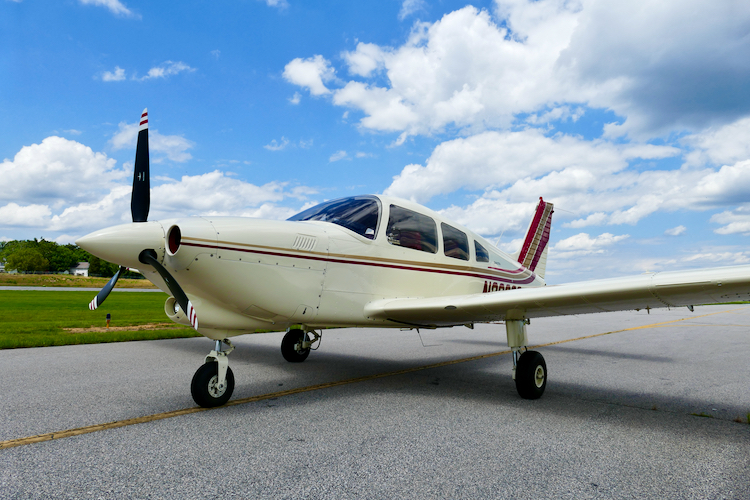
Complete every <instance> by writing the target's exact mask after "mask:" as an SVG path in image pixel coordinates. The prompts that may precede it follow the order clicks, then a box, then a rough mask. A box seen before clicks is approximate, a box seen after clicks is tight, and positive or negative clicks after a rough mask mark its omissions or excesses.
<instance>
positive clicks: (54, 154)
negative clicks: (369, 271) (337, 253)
mask: <svg viewBox="0 0 750 500" xmlns="http://www.w3.org/2000/svg"><path fill="white" fill-rule="evenodd" d="M0 177H2V178H3V180H4V181H6V182H7V184H4V186H5V188H4V189H2V190H0V229H5V230H9V229H15V228H39V229H40V230H44V231H46V232H47V233H48V234H47V236H51V237H54V238H56V241H57V239H60V238H62V237H63V236H62V235H67V236H65V238H66V239H65V241H63V242H69V241H73V240H74V239H75V238H76V237H78V236H80V235H82V234H85V233H88V232H91V231H93V230H95V229H99V228H102V227H106V226H110V225H115V224H122V223H125V222H128V221H130V192H131V185H130V180H131V178H132V170H131V169H130V168H127V169H125V168H123V169H119V168H117V167H116V163H115V160H113V159H111V158H107V156H106V155H105V154H103V153H95V152H93V151H92V150H91V148H88V147H86V146H84V145H82V144H80V143H78V142H75V141H70V140H67V139H63V138H61V137H48V138H46V139H45V140H43V141H42V142H41V144H33V145H31V146H25V147H23V148H22V149H21V150H20V151H19V152H18V153H17V154H16V155H15V157H14V158H13V159H12V160H5V161H3V163H2V164H0ZM160 179H161V180H162V182H161V183H160V182H158V181H159V180H160ZM316 193H317V190H316V189H314V188H311V187H307V186H290V185H288V184H287V183H284V182H269V183H267V184H264V185H262V186H256V185H254V184H251V183H248V182H245V181H243V180H241V179H237V177H236V176H233V175H230V174H227V173H225V172H222V171H219V170H214V171H212V172H209V173H206V174H202V175H192V176H191V175H186V176H183V177H182V178H181V179H179V180H172V179H165V178H164V177H163V176H152V189H151V212H150V214H149V219H151V220H158V219H164V218H168V217H176V216H178V217H179V216H188V215H196V214H208V215H235V216H264V217H270V218H281V219H285V218H288V217H289V216H291V215H292V214H294V213H296V212H297V205H299V204H303V203H305V202H306V200H307V199H308V197H310V196H312V195H315V194H316ZM285 203H286V205H285ZM290 205H291V206H290ZM49 232H53V233H56V234H53V235H49ZM61 241H62V240H61Z"/></svg>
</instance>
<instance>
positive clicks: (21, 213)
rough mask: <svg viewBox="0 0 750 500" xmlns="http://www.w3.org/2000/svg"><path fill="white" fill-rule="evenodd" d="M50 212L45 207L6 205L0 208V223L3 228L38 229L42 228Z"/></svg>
mask: <svg viewBox="0 0 750 500" xmlns="http://www.w3.org/2000/svg"><path fill="white" fill-rule="evenodd" d="M51 214H52V211H51V210H50V208H49V207H48V206H47V205H26V206H23V207H22V206H20V205H18V204H17V203H8V204H7V205H5V206H2V207H0V221H2V223H1V224H2V225H3V227H13V226H20V227H40V226H44V225H45V224H46V223H47V222H48V220H49V217H50V215H51Z"/></svg>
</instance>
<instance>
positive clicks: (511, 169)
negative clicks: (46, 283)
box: [0, 0, 750, 283]
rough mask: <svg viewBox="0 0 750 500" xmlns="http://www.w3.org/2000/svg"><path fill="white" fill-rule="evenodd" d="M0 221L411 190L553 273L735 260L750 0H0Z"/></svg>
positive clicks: (744, 195) (54, 232) (26, 230)
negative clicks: (542, 202) (530, 242)
mask: <svg viewBox="0 0 750 500" xmlns="http://www.w3.org/2000/svg"><path fill="white" fill-rule="evenodd" d="M0 8H1V9H2V12H0V23H2V25H0V33H2V34H0V41H1V42H2V46H3V49H4V50H3V51H2V56H1V57H0V67H2V72H3V75H4V77H3V78H2V79H0V103H1V105H2V109H3V111H4V112H5V115H6V117H7V119H6V120H4V121H3V125H2V138H0V148H1V150H0V153H1V154H2V158H3V159H4V161H3V163H2V164H0V182H2V185H3V188H2V189H0V239H26V238H34V237H42V236H43V237H45V238H47V239H53V240H56V241H59V242H69V241H74V240H75V238H76V237H78V236H81V235H83V234H86V233H88V232H90V231H92V230H95V229H97V228H100V227H104V226H108V225H113V224H118V223H121V222H127V221H128V220H129V217H130V216H129V189H130V180H131V176H132V173H131V169H132V162H133V157H134V151H135V132H134V131H135V124H136V122H137V119H138V117H139V116H140V112H141V110H142V109H143V108H144V107H148V109H149V116H150V132H151V153H152V155H151V157H152V186H153V193H152V210H151V216H150V218H152V219H159V218H167V217H174V216H179V215H197V214H222V215H246V216H254V217H267V218H276V219H284V218H286V217H288V216H289V215H291V214H293V213H295V212H297V211H299V210H301V209H303V208H306V207H308V206H310V205H312V204H315V203H318V202H321V201H324V200H326V199H331V198H336V197H340V196H347V195H353V194H362V193H387V194H392V195H395V196H399V197H403V198H410V199H412V200H414V201H417V202H420V203H423V204H425V205H427V206H429V207H430V208H433V209H435V210H439V211H444V212H445V213H446V214H448V215H449V216H451V217H453V218H454V219H456V220H458V221H459V222H460V223H462V224H464V225H466V226H468V227H470V228H472V229H474V230H476V231H478V232H480V233H481V234H483V235H485V236H487V237H489V238H490V239H491V240H492V241H496V240H499V242H500V243H499V244H500V246H501V248H504V249H505V250H508V251H514V250H516V249H517V247H518V246H519V245H520V241H519V240H520V238H521V237H522V235H523V233H524V231H525V229H526V226H527V224H528V221H529V219H530V217H531V213H532V210H533V206H534V203H535V201H536V200H537V199H538V197H539V196H543V197H544V198H545V199H547V200H549V201H552V202H554V203H555V206H556V213H555V216H554V220H553V234H552V250H551V253H550V260H549V264H548V281H549V282H551V283H559V282H565V281H570V280H579V279H590V278H596V277H602V278H604V277H610V276H619V275H627V274H637V273H640V272H643V271H658V270H669V269H685V268H693V267H709V266H720V265H732V264H740V263H747V262H748V261H750V251H748V250H747V249H746V247H747V241H748V236H747V235H748V234H749V233H750V205H749V203H750V175H748V174H750V141H748V140H747V137H749V136H750V5H745V4H744V3H742V2H735V1H729V0H727V1H719V2H710V3H707V2H700V1H694V0H684V1H680V2H678V1H673V0H659V1H637V2H632V1H631V2H612V1H602V0H581V1H563V0H539V1H535V2H528V1H526V0H503V1H485V2H472V3H466V2H459V1H448V0H446V1H435V2H428V1H426V0H404V1H401V0H381V1H377V2H375V1H367V0H361V1H358V2H344V1H341V2H335V1H330V2H315V3H311V2H302V1H296V0H245V1H239V0H237V1H219V2H194V1H185V2H179V3H177V4H164V3H159V2H137V1H130V0H65V1H63V2H32V1H29V0H22V1H11V0H2V3H0Z"/></svg>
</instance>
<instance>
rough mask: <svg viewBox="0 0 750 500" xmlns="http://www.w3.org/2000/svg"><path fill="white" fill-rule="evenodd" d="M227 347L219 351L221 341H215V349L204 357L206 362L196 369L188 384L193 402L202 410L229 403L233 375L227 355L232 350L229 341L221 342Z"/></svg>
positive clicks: (232, 388)
mask: <svg viewBox="0 0 750 500" xmlns="http://www.w3.org/2000/svg"><path fill="white" fill-rule="evenodd" d="M223 342H224V343H225V344H227V345H228V346H229V349H228V350H226V351H222V350H221V343H222V341H221V340H217V341H216V349H215V350H213V351H211V352H210V353H209V354H208V356H206V362H205V364H204V365H203V366H201V367H200V368H198V370H197V371H196V372H195V375H193V381H192V382H191V384H190V393H191V394H192V395H193V401H195V402H196V403H197V404H198V406H202V407H203V408H213V407H215V406H221V405H223V404H226V402H227V401H229V398H231V397H232V392H234V373H232V369H231V368H229V360H228V358H227V355H228V354H229V353H230V352H232V351H233V350H234V346H232V344H231V342H229V340H227V339H225V340H224V341H223Z"/></svg>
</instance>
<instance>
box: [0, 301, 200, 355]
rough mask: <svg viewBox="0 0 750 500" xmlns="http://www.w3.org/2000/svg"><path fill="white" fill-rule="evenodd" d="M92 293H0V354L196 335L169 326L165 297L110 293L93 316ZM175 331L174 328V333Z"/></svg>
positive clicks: (195, 334) (178, 326) (191, 330)
mask: <svg viewBox="0 0 750 500" xmlns="http://www.w3.org/2000/svg"><path fill="white" fill-rule="evenodd" d="M95 295H96V292H57V291H55V292H43V291H13V290H0V349H8V348H16V347H41V346H50V345H70V344H93V343H99V342H123V341H128V340H151V339H165V338H178V337H195V336H198V333H196V332H195V331H194V330H193V329H191V328H189V327H183V326H180V325H177V324H174V323H172V322H171V321H170V320H169V319H168V318H167V316H166V314H164V301H165V300H166V299H167V294H165V293H161V292H152V293H148V292H120V293H118V292H112V294H110V296H109V297H108V298H107V301H106V302H105V303H104V304H103V305H102V306H100V307H99V309H97V310H96V311H90V310H89V308H88V304H89V302H90V301H91V299H93V298H94V296H95ZM107 313H110V314H111V315H112V321H111V326H132V325H144V324H147V323H168V324H169V325H168V326H165V327H164V328H163V329H160V330H141V331H112V330H109V331H106V332H101V333H99V332H83V333H71V332H67V331H65V330H64V328H88V327H104V326H106V324H107V321H106V317H107ZM175 327H177V328H175Z"/></svg>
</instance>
